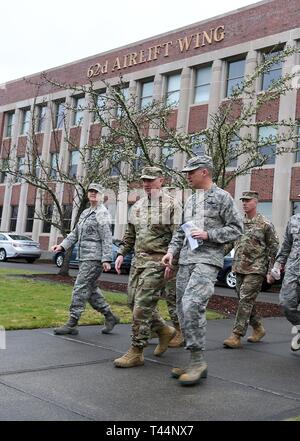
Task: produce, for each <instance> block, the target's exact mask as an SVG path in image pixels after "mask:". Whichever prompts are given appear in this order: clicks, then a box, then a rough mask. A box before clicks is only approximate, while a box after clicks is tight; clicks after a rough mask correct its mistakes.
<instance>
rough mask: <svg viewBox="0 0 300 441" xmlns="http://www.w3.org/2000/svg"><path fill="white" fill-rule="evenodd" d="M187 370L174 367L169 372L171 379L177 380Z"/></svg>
mask: <svg viewBox="0 0 300 441" xmlns="http://www.w3.org/2000/svg"><path fill="white" fill-rule="evenodd" d="M186 370H187V368H181V367H174V368H173V369H172V370H171V377H172V378H179V377H180V375H182V374H184V373H185V372H186Z"/></svg>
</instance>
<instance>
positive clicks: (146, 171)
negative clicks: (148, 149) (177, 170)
mask: <svg viewBox="0 0 300 441" xmlns="http://www.w3.org/2000/svg"><path fill="white" fill-rule="evenodd" d="M162 175H163V172H162V169H161V168H159V167H144V168H143V170H142V175H141V179H157V178H161V177H162Z"/></svg>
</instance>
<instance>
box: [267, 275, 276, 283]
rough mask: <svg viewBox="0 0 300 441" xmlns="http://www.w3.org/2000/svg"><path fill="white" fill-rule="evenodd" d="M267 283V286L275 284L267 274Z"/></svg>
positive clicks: (272, 278)
mask: <svg viewBox="0 0 300 441" xmlns="http://www.w3.org/2000/svg"><path fill="white" fill-rule="evenodd" d="M267 282H268V284H269V285H272V284H273V283H274V282H275V279H274V277H273V276H271V274H267Z"/></svg>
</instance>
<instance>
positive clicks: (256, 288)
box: [233, 273, 264, 337]
mask: <svg viewBox="0 0 300 441" xmlns="http://www.w3.org/2000/svg"><path fill="white" fill-rule="evenodd" d="M263 280H264V276H263V275H261V274H240V273H236V293H237V296H238V299H239V305H238V309H237V313H236V316H235V322H234V325H233V332H234V333H235V334H238V335H240V336H242V337H243V336H244V335H245V334H246V332H247V328H248V324H249V323H250V325H251V326H252V327H253V328H257V327H259V326H261V324H262V322H261V318H260V317H259V315H258V314H257V311H256V308H255V301H256V298H257V296H258V294H259V293H260V291H261V285H262V282H263Z"/></svg>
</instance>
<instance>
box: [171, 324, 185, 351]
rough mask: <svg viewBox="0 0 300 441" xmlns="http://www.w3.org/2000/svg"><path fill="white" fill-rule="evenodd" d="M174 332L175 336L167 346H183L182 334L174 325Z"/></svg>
mask: <svg viewBox="0 0 300 441" xmlns="http://www.w3.org/2000/svg"><path fill="white" fill-rule="evenodd" d="M175 330H176V334H175V337H173V338H172V340H171V341H170V343H169V348H180V347H181V346H183V336H182V334H181V330H180V327H179V326H175Z"/></svg>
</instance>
